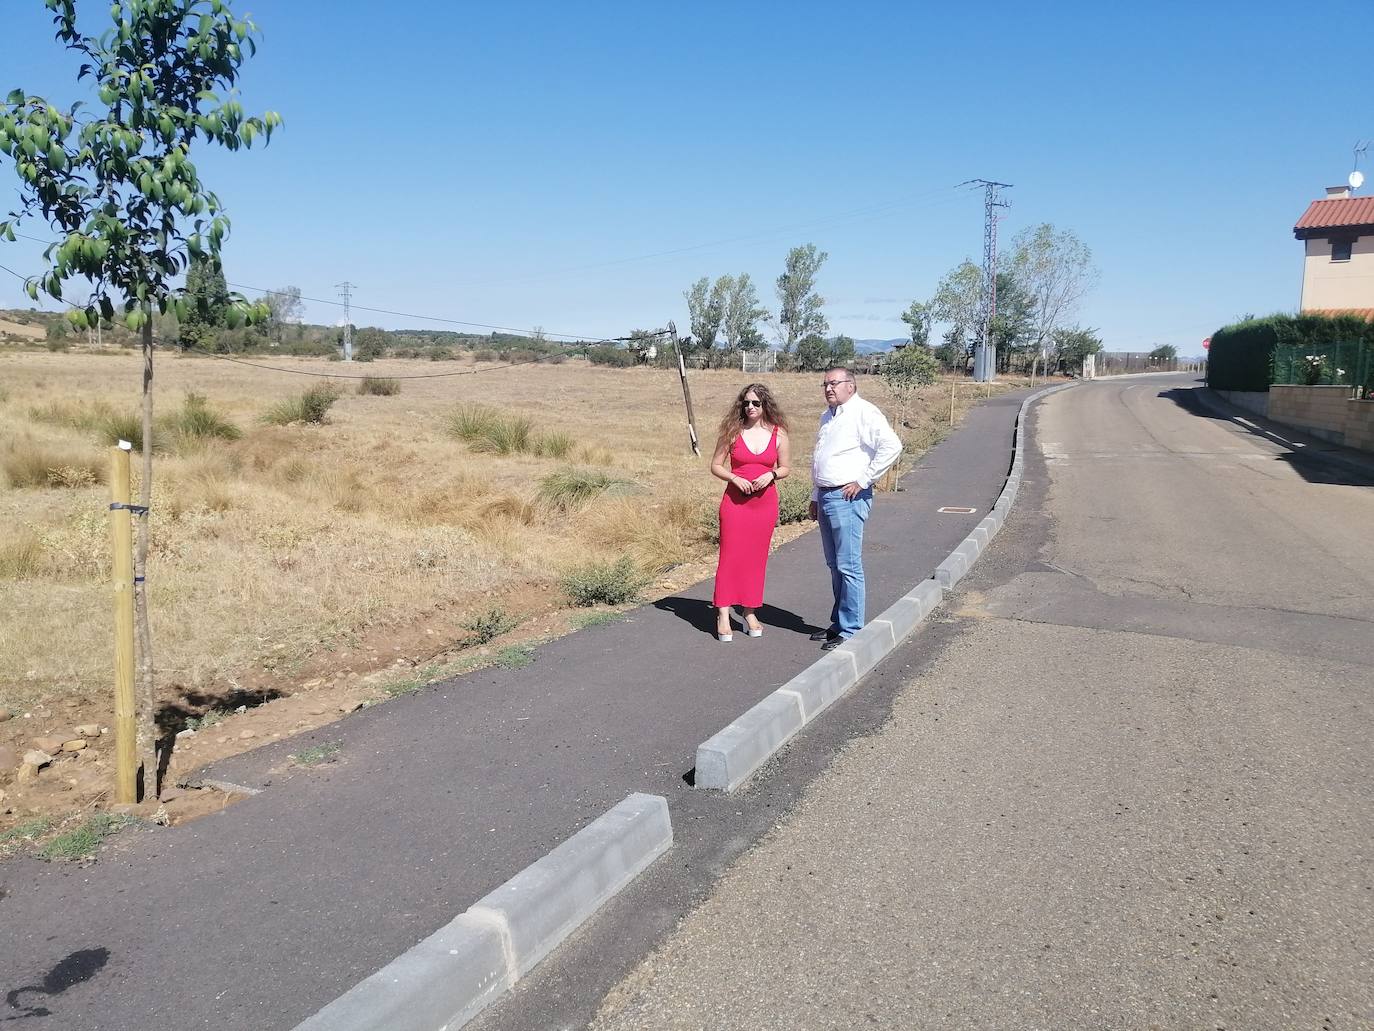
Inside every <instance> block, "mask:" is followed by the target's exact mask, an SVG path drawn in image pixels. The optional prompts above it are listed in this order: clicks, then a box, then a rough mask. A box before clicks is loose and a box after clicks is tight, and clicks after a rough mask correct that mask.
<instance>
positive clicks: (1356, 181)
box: [1346, 140, 1374, 190]
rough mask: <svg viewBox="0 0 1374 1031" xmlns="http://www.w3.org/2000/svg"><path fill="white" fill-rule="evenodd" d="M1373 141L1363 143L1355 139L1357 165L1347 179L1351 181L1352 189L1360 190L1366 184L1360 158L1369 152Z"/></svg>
mask: <svg viewBox="0 0 1374 1031" xmlns="http://www.w3.org/2000/svg"><path fill="white" fill-rule="evenodd" d="M1371 142H1374V141H1370V140H1365V141H1364V142H1363V143H1361V142H1360V141H1359V140H1356V141H1355V167H1354V168H1353V169H1352V170H1351V172H1350V176H1349V178H1348V179H1347V180H1346V182H1348V183H1350V188H1351V189H1352V190H1358V189H1359V188H1360V187H1361V186H1363V185H1364V173H1363V172H1361V171H1360V158H1361V157H1363V156H1364V155H1365V154H1367V153H1368V152H1369V144H1370V143H1371Z"/></svg>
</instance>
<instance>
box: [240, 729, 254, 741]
mask: <svg viewBox="0 0 1374 1031" xmlns="http://www.w3.org/2000/svg"><path fill="white" fill-rule="evenodd" d="M257 736H258V732H257V731H256V730H240V731H239V740H240V741H247V740H248V739H249V738H250V737H257Z"/></svg>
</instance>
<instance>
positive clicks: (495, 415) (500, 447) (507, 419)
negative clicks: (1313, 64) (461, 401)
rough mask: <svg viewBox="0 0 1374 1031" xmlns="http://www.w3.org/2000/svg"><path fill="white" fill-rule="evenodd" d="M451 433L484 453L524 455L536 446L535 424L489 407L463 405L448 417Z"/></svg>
mask: <svg viewBox="0 0 1374 1031" xmlns="http://www.w3.org/2000/svg"><path fill="white" fill-rule="evenodd" d="M449 432H450V433H452V434H453V435H454V436H455V437H457V438H458V439H459V440H461V441H464V442H465V443H466V444H467V445H468V447H469V448H470V449H472V450H473V451H476V452H479V453H483V454H495V455H513V454H522V453H524V452H526V451H529V450H531V449H532V448H533V447H534V442H535V441H534V423H533V422H532V421H531V420H530V419H528V418H527V417H525V416H523V415H513V414H510V413H507V412H501V411H498V410H496V409H495V408H491V407H488V406H487V405H463V406H461V407H460V408H459V409H458V410H457V411H456V412H454V413H453V415H452V416H450V418H449Z"/></svg>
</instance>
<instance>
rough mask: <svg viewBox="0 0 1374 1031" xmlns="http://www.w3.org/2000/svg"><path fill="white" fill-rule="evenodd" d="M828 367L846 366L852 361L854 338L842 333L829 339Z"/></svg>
mask: <svg viewBox="0 0 1374 1031" xmlns="http://www.w3.org/2000/svg"><path fill="white" fill-rule="evenodd" d="M829 343H830V358H829V362H828V364H830V365H848V364H849V363H850V362H852V361H853V360H854V355H855V353H856V352H855V350H854V338H853V337H847V336H845V335H844V334H843V333H841V334H840V335H839V336H835V337H831V338H830V341H829Z"/></svg>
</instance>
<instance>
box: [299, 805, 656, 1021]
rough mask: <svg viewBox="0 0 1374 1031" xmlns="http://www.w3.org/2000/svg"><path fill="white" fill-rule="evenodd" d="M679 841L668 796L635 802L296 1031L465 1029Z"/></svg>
mask: <svg viewBox="0 0 1374 1031" xmlns="http://www.w3.org/2000/svg"><path fill="white" fill-rule="evenodd" d="M672 844H673V828H672V822H671V820H670V818H669V815H668V801H667V799H665V798H663V796H661V795H645V794H638V793H636V794H633V795H630V796H628V797H627V798H625V800H624V801H622V802H620V803H619V804H618V805H616V806H615V807H614V808H612V809H611V810H609V811H608V812H606V813H604V814H603V815H601V816H600V817H598V818H597V819H595V820H593V821H592V822H591V823H590V824H588V825H587V826H586V827H583V828H582V829H581V830H580V831H578V832H577V833H576V834H574V835H573V836H572V837H571V838H569V839H568V840H567V841H565V842H563V844H561V845H559V846H558V847H557V848H555V849H554V850H553V851H552V852H550V853H549V854H548V855H546V856H544V857H543V858H542V859H539V860H536V861H535V862H534V863H532V864H531V865H529V866H527V867H526V868H525V869H524V870H522V871H521V872H520V873H518V874H516V875H515V876H514V877H512V878H511V879H510V880H508V881H507V882H506V883H505V884H503V885H501V886H500V887H499V888H497V889H496V890H495V891H493V892H492V893H491V894H490V895H487V896H486V897H485V898H483V899H482V900H481V901H479V902H477V903H476V904H475V905H474V906H472V907H471V908H470V909H468V910H467V912H465V913H461V914H459V915H458V917H457V918H455V919H454V920H453V921H451V922H450V923H448V924H447V925H445V926H444V927H441V928H440V929H439V930H438V931H436V932H434V934H432V935H430V936H429V937H428V938H426V939H425V940H424V941H422V942H420V943H419V944H418V945H416V946H415V947H414V948H412V949H410V950H408V951H407V952H405V953H404V954H402V955H401V956H399V957H397V958H396V959H395V960H393V961H392V962H390V963H388V964H387V965H386V966H384V967H383V968H382V969H381V970H379V971H377V972H376V973H375V974H373V975H372V976H371V977H368V978H365V979H364V980H362V981H359V982H358V984H356V985H355V986H354V987H353V988H351V989H349V990H348V991H347V992H345V993H344V994H343V995H341V996H339V997H338V998H337V999H335V1000H334V1001H333V1002H331V1003H330V1004H329V1005H327V1006H325V1007H324V1008H323V1009H322V1010H320V1011H319V1012H318V1013H316V1014H315V1015H314V1016H312V1017H309V1018H307V1019H306V1020H304V1021H302V1022H301V1023H300V1024H297V1025H296V1028H295V1031H379V1029H381V1028H386V1029H387V1031H453V1029H455V1028H459V1027H462V1026H463V1025H464V1024H466V1023H467V1022H468V1021H469V1020H471V1019H472V1018H473V1017H475V1016H476V1015H477V1014H478V1013H480V1012H481V1011H482V1010H483V1009H484V1008H486V1007H487V1006H488V1005H490V1004H491V1003H492V1002H494V1001H495V1000H496V999H497V998H499V997H500V995H501V994H502V993H503V992H505V991H507V990H508V989H509V988H510V987H511V986H512V985H513V984H515V982H516V981H518V980H519V979H520V978H521V977H523V976H525V975H526V974H528V973H529V972H530V970H531V969H533V967H534V966H535V965H536V964H537V963H538V962H539V961H540V960H541V959H543V958H544V957H545V956H547V955H548V954H549V952H551V951H552V950H553V949H554V948H555V947H556V946H557V945H558V944H559V943H560V942H561V941H562V940H563V939H564V938H566V937H567V936H568V935H569V934H571V933H572V932H573V931H574V930H576V929H577V927H578V926H579V925H580V924H581V923H582V922H583V921H585V920H586V919H587V918H588V917H590V916H591V915H592V914H593V913H595V912H596V911H597V909H599V908H600V907H601V906H602V904H603V903H605V902H606V901H607V900H608V899H610V898H611V897H612V896H613V895H615V894H616V893H617V892H619V891H620V890H621V889H622V888H624V887H625V886H626V885H628V884H629V883H630V882H631V881H632V880H634V878H635V877H636V876H638V875H639V874H640V873H641V872H643V870H644V869H645V868H646V867H648V866H649V864H650V863H652V862H653V861H654V860H655V859H657V858H658V857H659V856H661V855H662V854H663V853H664V852H666V851H668V849H669V848H671V847H672Z"/></svg>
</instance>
